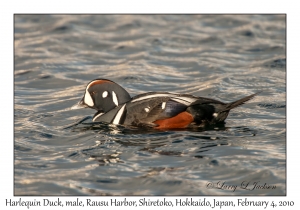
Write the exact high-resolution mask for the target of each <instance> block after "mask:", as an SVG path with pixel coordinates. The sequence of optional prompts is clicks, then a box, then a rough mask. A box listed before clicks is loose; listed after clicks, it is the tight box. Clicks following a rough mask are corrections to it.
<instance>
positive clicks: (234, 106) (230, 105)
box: [222, 91, 262, 112]
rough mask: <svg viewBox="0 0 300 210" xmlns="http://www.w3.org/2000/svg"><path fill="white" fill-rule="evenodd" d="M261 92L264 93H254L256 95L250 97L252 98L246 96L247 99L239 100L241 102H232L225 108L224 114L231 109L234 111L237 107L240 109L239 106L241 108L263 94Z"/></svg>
mask: <svg viewBox="0 0 300 210" xmlns="http://www.w3.org/2000/svg"><path fill="white" fill-rule="evenodd" d="M261 92H262V91H260V92H257V93H254V94H252V95H250V96H246V97H244V98H242V99H239V100H237V101H234V102H231V103H228V104H226V107H225V109H224V110H222V112H225V111H229V110H230V109H233V108H236V107H238V106H240V105H243V104H244V103H245V102H247V101H249V100H251V99H252V98H253V97H254V96H256V95H257V94H259V93H261Z"/></svg>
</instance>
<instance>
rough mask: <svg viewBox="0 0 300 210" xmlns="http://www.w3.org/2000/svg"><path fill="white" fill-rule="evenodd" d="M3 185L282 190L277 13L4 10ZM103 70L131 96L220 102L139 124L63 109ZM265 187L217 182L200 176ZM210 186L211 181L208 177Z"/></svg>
mask: <svg viewBox="0 0 300 210" xmlns="http://www.w3.org/2000/svg"><path fill="white" fill-rule="evenodd" d="M14 17H15V19H14V36H15V40H14V47H15V48H14V52H15V55H14V56H15V57H14V62H15V70H14V103H15V104H14V132H15V133H14V157H15V158H14V187H15V188H14V193H15V195H285V194H286V54H285V51H286V41H285V40H286V33H285V31H286V24H285V16H284V15H15V16H14ZM95 78H107V79H110V80H113V81H115V82H117V83H118V84H120V85H121V86H123V87H124V88H125V89H126V90H127V91H128V92H129V93H130V94H131V95H132V96H134V95H137V94H140V93H144V92H148V91H170V92H178V93H188V94H193V95H196V96H203V97H209V98H214V99H217V100H221V101H224V102H231V101H234V100H237V99H240V98H242V97H244V96H247V95H250V94H252V93H255V92H258V91H263V92H262V93H260V94H259V95H258V96H256V97H255V98H254V99H253V100H251V101H249V102H248V103H247V104H245V105H243V106H241V107H239V108H236V109H234V110H232V111H231V112H230V114H229V116H228V118H227V120H226V124H225V126H224V127H217V126H216V127H212V128H210V129H197V130H178V131H176V130H175V131H174V130H173V131H158V132H149V131H145V130H142V129H128V128H124V127H122V126H111V125H106V124H99V125H95V126H86V125H78V126H75V127H72V128H69V129H64V128H65V127H67V126H69V125H71V124H73V123H75V122H76V121H78V120H81V119H83V118H84V117H86V116H92V115H93V114H94V111H93V110H91V109H80V110H70V107H71V106H72V105H74V104H75V103H77V102H78V101H79V100H80V99H81V98H82V96H83V93H84V89H85V86H86V84H87V83H88V82H89V81H91V80H93V79H95ZM245 181H246V182H247V183H250V184H249V186H250V185H253V183H254V182H258V184H259V185H264V184H266V185H268V186H276V187H275V188H274V189H260V190H258V189H256V190H252V191H250V190H245V189H240V188H239V189H237V190H236V191H234V192H233V191H232V190H221V189H217V188H210V187H208V186H209V184H208V183H215V184H216V183H224V182H225V183H226V184H228V185H241V183H244V182H245ZM216 186H217V185H216Z"/></svg>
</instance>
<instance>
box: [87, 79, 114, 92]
mask: <svg viewBox="0 0 300 210" xmlns="http://www.w3.org/2000/svg"><path fill="white" fill-rule="evenodd" d="M104 83H113V82H112V81H109V80H102V79H101V80H100V79H99V80H94V81H92V82H91V83H90V84H89V85H88V86H87V87H86V89H87V90H88V89H89V88H90V87H92V86H93V85H98V84H104Z"/></svg>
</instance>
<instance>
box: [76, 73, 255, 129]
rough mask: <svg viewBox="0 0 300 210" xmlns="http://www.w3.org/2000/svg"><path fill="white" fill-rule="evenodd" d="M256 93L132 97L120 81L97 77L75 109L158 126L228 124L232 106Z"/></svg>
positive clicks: (124, 122) (116, 121)
mask: <svg viewBox="0 0 300 210" xmlns="http://www.w3.org/2000/svg"><path fill="white" fill-rule="evenodd" d="M256 94H257V93H256ZM256 94H252V95H249V96H247V97H244V98H242V99H239V100H237V101H235V102H231V103H223V102H221V101H217V100H214V99H209V98H203V97H197V96H193V95H188V94H176V93H168V92H149V93H144V94H140V95H137V96H134V97H131V96H130V95H129V93H128V92H127V91H126V90H125V89H124V88H122V87H121V86H120V85H118V84H117V83H115V82H113V81H111V80H107V79H95V80H93V81H91V82H90V83H89V84H88V85H87V87H86V89H85V93H84V96H83V98H82V99H81V101H79V103H78V104H76V105H74V106H73V107H72V109H77V108H85V107H89V108H92V109H96V110H97V112H96V113H95V115H94V117H93V121H94V122H107V123H112V124H122V125H133V126H147V127H153V128H156V129H173V128H186V127H189V126H194V125H206V124H216V123H224V120H225V119H226V117H227V116H228V113H229V111H230V110H231V109H233V108H235V107H237V106H239V105H242V104H244V103H245V102H246V101H248V100H250V99H252V98H253V97H254V96H255V95H256Z"/></svg>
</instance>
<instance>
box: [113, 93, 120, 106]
mask: <svg viewBox="0 0 300 210" xmlns="http://www.w3.org/2000/svg"><path fill="white" fill-rule="evenodd" d="M112 96H113V102H114V103H115V105H116V106H118V105H119V102H118V98H117V95H116V93H115V92H114V91H112Z"/></svg>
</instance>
